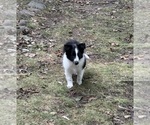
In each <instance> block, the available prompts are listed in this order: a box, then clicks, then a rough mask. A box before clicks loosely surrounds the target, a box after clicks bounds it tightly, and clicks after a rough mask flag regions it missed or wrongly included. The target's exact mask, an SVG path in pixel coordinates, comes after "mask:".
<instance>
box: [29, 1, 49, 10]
mask: <svg viewBox="0 0 150 125" xmlns="http://www.w3.org/2000/svg"><path fill="white" fill-rule="evenodd" d="M28 6H29V7H31V8H37V9H41V10H42V9H44V8H46V6H45V5H44V4H42V3H39V2H36V1H31V2H30V3H29V4H28Z"/></svg>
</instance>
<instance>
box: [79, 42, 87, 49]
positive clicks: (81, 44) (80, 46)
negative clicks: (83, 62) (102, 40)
mask: <svg viewBox="0 0 150 125" xmlns="http://www.w3.org/2000/svg"><path fill="white" fill-rule="evenodd" d="M78 47H79V48H80V49H83V50H84V49H85V48H86V45H85V43H80V44H79V45H78Z"/></svg>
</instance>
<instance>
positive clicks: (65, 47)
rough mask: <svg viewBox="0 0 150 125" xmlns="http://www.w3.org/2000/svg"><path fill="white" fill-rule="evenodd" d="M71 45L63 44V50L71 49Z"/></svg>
mask: <svg viewBox="0 0 150 125" xmlns="http://www.w3.org/2000/svg"><path fill="white" fill-rule="evenodd" d="M71 47H72V46H71V45H67V44H66V45H64V52H66V51H69V50H71Z"/></svg>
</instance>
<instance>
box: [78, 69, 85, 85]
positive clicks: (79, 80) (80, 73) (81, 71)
mask: <svg viewBox="0 0 150 125" xmlns="http://www.w3.org/2000/svg"><path fill="white" fill-rule="evenodd" d="M83 74H84V69H83V70H80V71H78V74H77V83H78V84H79V85H81V84H82V79H83Z"/></svg>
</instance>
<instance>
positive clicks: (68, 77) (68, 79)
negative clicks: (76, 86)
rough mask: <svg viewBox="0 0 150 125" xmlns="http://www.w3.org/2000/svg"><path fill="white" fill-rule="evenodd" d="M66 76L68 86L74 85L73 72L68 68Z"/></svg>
mask: <svg viewBox="0 0 150 125" xmlns="http://www.w3.org/2000/svg"><path fill="white" fill-rule="evenodd" d="M65 76H66V80H67V87H68V88H69V89H70V88H72V87H73V80H72V74H71V73H70V72H69V71H68V70H66V71H65Z"/></svg>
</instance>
